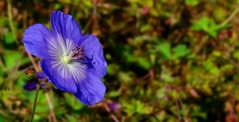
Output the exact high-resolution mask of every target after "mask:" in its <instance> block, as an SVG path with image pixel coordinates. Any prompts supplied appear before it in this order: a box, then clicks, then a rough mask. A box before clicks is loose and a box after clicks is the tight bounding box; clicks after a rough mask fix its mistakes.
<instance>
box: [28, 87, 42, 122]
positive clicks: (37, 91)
mask: <svg viewBox="0 0 239 122" xmlns="http://www.w3.org/2000/svg"><path fill="white" fill-rule="evenodd" d="M39 89H40V85H39V84H37V88H36V94H35V98H34V103H33V108H32V114H31V119H30V122H32V121H33V118H34V114H35V111H36V103H37V97H38V93H39Z"/></svg>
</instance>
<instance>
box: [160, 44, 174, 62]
mask: <svg viewBox="0 0 239 122" xmlns="http://www.w3.org/2000/svg"><path fill="white" fill-rule="evenodd" d="M158 48H159V51H160V52H161V54H162V56H163V58H164V59H170V58H171V45H170V43H168V42H163V43H161V44H159V46H158Z"/></svg>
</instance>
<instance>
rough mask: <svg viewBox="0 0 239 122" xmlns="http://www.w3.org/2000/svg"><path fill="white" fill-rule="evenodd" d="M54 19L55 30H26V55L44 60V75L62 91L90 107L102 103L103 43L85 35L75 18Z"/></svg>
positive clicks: (58, 16) (60, 15)
mask: <svg viewBox="0 0 239 122" xmlns="http://www.w3.org/2000/svg"><path fill="white" fill-rule="evenodd" d="M50 19H51V27H52V30H49V29H48V28H46V27H45V26H44V25H42V24H34V25H32V26H30V27H29V28H27V29H26V30H25V32H24V37H23V43H24V47H25V49H26V51H28V52H30V53H31V54H32V55H34V56H37V57H39V58H41V59H42V60H41V61H40V66H41V68H42V71H43V73H44V74H45V76H46V77H47V78H48V79H49V81H50V82H51V83H52V84H54V85H55V86H56V87H57V88H58V89H60V90H62V91H65V92H70V93H72V94H74V95H75V96H76V97H77V98H78V99H79V100H80V101H81V102H82V103H84V104H87V105H90V106H91V105H93V104H95V103H98V102H100V101H101V100H102V99H103V98H104V94H105V90H106V88H105V86H104V84H103V83H102V82H101V78H102V77H103V76H105V74H106V66H107V64H106V61H105V59H104V56H103V50H102V46H101V44H100V42H99V40H98V39H97V37H95V36H94V35H91V34H89V35H83V34H82V33H81V30H80V26H79V25H78V23H77V22H76V21H75V20H74V19H73V18H72V16H71V15H67V14H64V13H62V12H60V11H54V12H52V14H51V18H50Z"/></svg>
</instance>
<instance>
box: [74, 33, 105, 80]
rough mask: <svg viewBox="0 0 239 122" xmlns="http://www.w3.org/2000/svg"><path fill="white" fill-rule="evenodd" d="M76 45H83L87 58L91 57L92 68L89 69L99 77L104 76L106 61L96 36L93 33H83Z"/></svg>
mask: <svg viewBox="0 0 239 122" xmlns="http://www.w3.org/2000/svg"><path fill="white" fill-rule="evenodd" d="M78 45H79V46H81V47H83V49H84V53H85V54H86V56H87V57H88V58H90V59H91V58H92V65H93V67H94V68H91V69H89V71H90V72H92V73H93V74H95V75H97V76H98V77H99V78H102V77H103V76H105V75H106V67H107V63H106V61H105V58H104V55H103V49H102V46H101V44H100V42H99V40H98V38H97V37H95V36H94V35H85V36H84V37H83V38H82V41H80V42H79V44H78Z"/></svg>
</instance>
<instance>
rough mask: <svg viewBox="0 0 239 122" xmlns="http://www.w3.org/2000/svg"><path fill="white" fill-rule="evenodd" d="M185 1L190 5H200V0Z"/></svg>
mask: <svg viewBox="0 0 239 122" xmlns="http://www.w3.org/2000/svg"><path fill="white" fill-rule="evenodd" d="M185 3H186V4H187V5H190V6H196V5H198V3H199V1H198V0H185Z"/></svg>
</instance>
